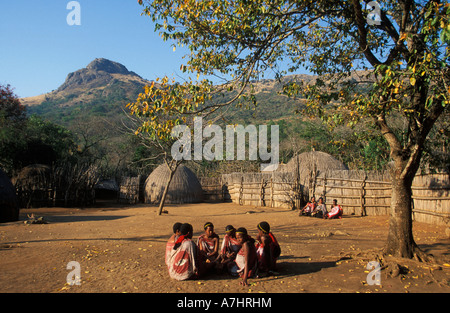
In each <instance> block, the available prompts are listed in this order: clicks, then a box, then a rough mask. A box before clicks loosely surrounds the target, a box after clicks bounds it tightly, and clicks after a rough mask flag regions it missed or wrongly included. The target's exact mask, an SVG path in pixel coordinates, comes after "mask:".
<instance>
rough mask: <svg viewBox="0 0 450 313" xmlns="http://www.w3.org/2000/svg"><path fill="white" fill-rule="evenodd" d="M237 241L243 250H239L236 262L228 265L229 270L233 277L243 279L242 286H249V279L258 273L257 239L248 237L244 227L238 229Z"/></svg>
mask: <svg viewBox="0 0 450 313" xmlns="http://www.w3.org/2000/svg"><path fill="white" fill-rule="evenodd" d="M236 239H237V241H238V242H239V244H240V245H241V249H239V251H238V253H237V255H236V258H235V259H234V261H233V262H230V263H228V270H229V272H230V273H231V275H233V276H240V277H241V278H242V281H241V282H240V283H239V284H240V285H243V286H248V283H247V279H248V278H251V277H254V276H256V272H257V271H258V256H257V253H256V247H255V239H253V238H251V237H250V236H249V235H248V233H247V229H245V228H244V227H240V228H238V229H237V231H236Z"/></svg>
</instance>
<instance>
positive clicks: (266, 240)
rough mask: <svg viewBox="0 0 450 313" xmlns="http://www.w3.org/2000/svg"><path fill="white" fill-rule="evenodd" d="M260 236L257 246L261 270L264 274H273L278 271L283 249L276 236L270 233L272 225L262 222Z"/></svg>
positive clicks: (259, 226)
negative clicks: (277, 263) (278, 262)
mask: <svg viewBox="0 0 450 313" xmlns="http://www.w3.org/2000/svg"><path fill="white" fill-rule="evenodd" d="M257 228H258V236H257V237H256V240H257V241H258V242H259V243H258V244H257V245H256V252H257V255H258V263H259V270H260V272H262V273H265V272H267V273H269V274H271V273H272V272H274V271H275V270H276V262H277V259H278V257H279V256H280V253H281V249H280V245H279V244H278V241H277V239H276V238H275V236H274V235H273V234H272V233H271V232H270V225H269V223H267V222H261V223H259V224H258V226H257Z"/></svg>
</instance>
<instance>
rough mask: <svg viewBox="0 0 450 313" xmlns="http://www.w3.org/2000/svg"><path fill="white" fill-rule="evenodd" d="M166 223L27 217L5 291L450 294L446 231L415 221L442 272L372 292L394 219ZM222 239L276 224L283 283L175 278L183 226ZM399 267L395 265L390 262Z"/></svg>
mask: <svg viewBox="0 0 450 313" xmlns="http://www.w3.org/2000/svg"><path fill="white" fill-rule="evenodd" d="M165 209H166V210H167V211H168V213H166V214H163V215H161V216H158V215H157V214H156V212H157V208H156V207H154V206H147V205H143V204H141V205H133V206H131V205H129V206H127V205H118V204H114V203H112V204H111V203H103V204H98V205H97V206H96V207H95V208H87V209H64V208H41V209H27V210H22V211H21V221H18V222H13V223H6V224H0V292H3V293H12V292H26V293H48V292H49V293H68V292H69V293H100V292H101V293H120V292H128V293H135V292H138V293H178V292H179V293H196V292H202V293H210V292H211V293H265V292H267V293H316V292H320V293H328V292H331V293H338V292H342V293H358V292H359V293H386V292H388V293H404V292H413V293H416V292H421V293H422V292H425V293H443V292H444V293H448V292H449V291H450V287H449V286H450V276H449V275H450V265H449V264H450V251H449V244H450V240H449V238H448V237H447V236H446V235H445V227H444V226H436V225H429V224H424V223H419V222H414V226H413V232H414V236H415V240H416V242H417V243H418V245H419V246H420V247H421V248H422V249H423V250H424V251H426V252H428V253H432V254H433V255H434V256H435V257H436V258H437V259H438V261H437V263H436V264H428V263H419V262H417V261H414V260H406V259H397V260H395V261H396V263H397V264H399V265H401V266H402V272H401V273H400V275H398V276H395V277H391V276H390V275H389V273H388V272H389V271H388V269H383V270H381V276H380V278H381V285H370V284H368V279H367V276H368V274H369V272H370V271H371V270H372V269H370V270H368V269H367V268H366V266H367V264H368V262H370V261H374V260H376V259H375V257H376V254H374V253H371V251H378V250H380V249H382V248H383V246H384V244H385V242H386V237H387V230H388V218H387V217H386V216H368V217H359V216H351V215H345V213H344V217H343V218H342V219H340V220H322V219H316V218H311V217H299V216H298V212H296V211H292V210H287V209H279V208H277V209H275V208H267V207H250V206H239V205H236V204H231V203H201V204H189V205H169V206H166V208H165ZM31 213H35V215H37V216H43V217H44V220H46V221H48V222H49V223H48V224H31V225H30V224H25V223H24V221H25V220H26V219H27V215H26V214H31ZM207 221H209V222H212V223H214V225H215V230H216V233H218V235H219V236H220V237H221V238H222V237H223V234H224V231H225V226H226V225H228V224H232V225H233V226H235V227H236V228H238V227H246V228H247V229H248V230H249V234H250V235H251V236H253V237H256V233H257V231H256V225H257V224H258V223H259V222H261V221H267V222H269V224H270V225H271V227H272V231H273V233H274V235H275V236H276V237H277V239H278V241H279V243H280V245H281V250H282V252H281V256H280V258H279V260H278V263H277V264H278V268H277V271H278V273H277V275H274V276H268V277H264V278H254V279H249V283H250V286H246V287H244V286H240V285H239V281H240V279H239V278H233V277H231V276H229V275H227V274H216V273H214V274H211V275H209V276H208V277H204V278H202V279H200V280H191V281H182V282H179V281H175V280H172V279H170V277H169V275H168V273H167V268H166V265H165V262H164V253H165V245H166V242H167V240H168V238H169V237H170V236H171V232H172V225H173V224H174V223H175V222H188V223H191V224H192V225H193V227H194V238H197V237H198V235H200V234H201V233H202V227H203V224H204V223H205V222H207ZM70 261H76V262H79V264H80V267H81V285H78V286H77V285H73V286H70V285H69V284H67V283H66V277H67V276H68V274H69V273H70V271H71V269H67V264H68V263H69V262H70ZM391 261H392V260H391Z"/></svg>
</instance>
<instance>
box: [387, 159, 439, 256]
mask: <svg viewBox="0 0 450 313" xmlns="http://www.w3.org/2000/svg"><path fill="white" fill-rule="evenodd" d="M409 161H410V160H409ZM419 163H420V153H419V155H418V157H417V158H416V160H415V161H413V162H411V163H409V165H407V167H408V171H407V172H408V174H406V175H405V172H404V171H405V170H406V169H405V168H404V166H399V165H398V164H396V165H395V166H396V167H400V169H397V170H396V171H395V172H394V173H393V175H392V176H393V178H392V196H391V208H390V218H389V232H388V238H387V244H386V247H385V253H386V254H390V255H392V256H394V257H400V258H409V259H411V258H414V259H416V260H418V261H424V262H428V261H433V256H432V255H428V254H427V253H425V252H423V251H422V250H421V249H420V248H419V247H418V246H417V244H416V243H415V241H414V237H413V232H412V226H413V225H412V182H413V179H414V176H415V175H416V172H417V169H418V167H419Z"/></svg>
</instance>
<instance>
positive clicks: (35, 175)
mask: <svg viewBox="0 0 450 313" xmlns="http://www.w3.org/2000/svg"><path fill="white" fill-rule="evenodd" d="M12 183H13V184H14V186H15V188H16V190H17V195H18V201H19V205H20V206H21V207H30V206H32V207H40V206H45V205H48V204H50V203H51V197H52V194H51V189H52V170H51V168H50V167H49V166H47V165H42V164H33V165H28V166H26V167H24V168H23V169H22V170H21V171H20V172H19V173H18V174H17V176H16V177H14V178H13V179H12Z"/></svg>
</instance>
